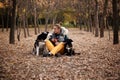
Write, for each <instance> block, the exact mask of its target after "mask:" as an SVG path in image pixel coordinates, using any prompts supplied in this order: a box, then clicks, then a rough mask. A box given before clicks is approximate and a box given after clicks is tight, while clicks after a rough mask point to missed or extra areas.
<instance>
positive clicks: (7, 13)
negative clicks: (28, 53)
mask: <svg viewBox="0 0 120 80" xmlns="http://www.w3.org/2000/svg"><path fill="white" fill-rule="evenodd" d="M8 25H9V10H8V9H7V24H6V31H8Z"/></svg>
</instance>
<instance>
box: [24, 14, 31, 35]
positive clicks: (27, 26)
mask: <svg viewBox="0 0 120 80" xmlns="http://www.w3.org/2000/svg"><path fill="white" fill-rule="evenodd" d="M25 17H26V18H25V23H26V29H27V35H28V36H30V33H29V25H28V19H27V15H26V13H25Z"/></svg>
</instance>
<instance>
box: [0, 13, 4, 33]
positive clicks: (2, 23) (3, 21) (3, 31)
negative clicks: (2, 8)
mask: <svg viewBox="0 0 120 80" xmlns="http://www.w3.org/2000/svg"><path fill="white" fill-rule="evenodd" d="M1 17H2V32H4V15H2V16H1Z"/></svg>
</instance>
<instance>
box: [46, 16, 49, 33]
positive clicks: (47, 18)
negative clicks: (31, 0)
mask: <svg viewBox="0 0 120 80" xmlns="http://www.w3.org/2000/svg"><path fill="white" fill-rule="evenodd" d="M48 20H49V18H48V17H47V16H46V18H45V31H47V29H48Z"/></svg>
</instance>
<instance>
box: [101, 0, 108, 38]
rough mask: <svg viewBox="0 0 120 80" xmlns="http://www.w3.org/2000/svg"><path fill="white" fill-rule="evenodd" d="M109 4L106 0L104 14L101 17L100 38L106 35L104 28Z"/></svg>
mask: <svg viewBox="0 0 120 80" xmlns="http://www.w3.org/2000/svg"><path fill="white" fill-rule="evenodd" d="M107 6H108V0H105V3H104V9H103V16H102V17H101V18H102V19H101V26H100V38H102V37H104V28H105V23H106V19H105V18H106V13H107Z"/></svg>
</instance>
